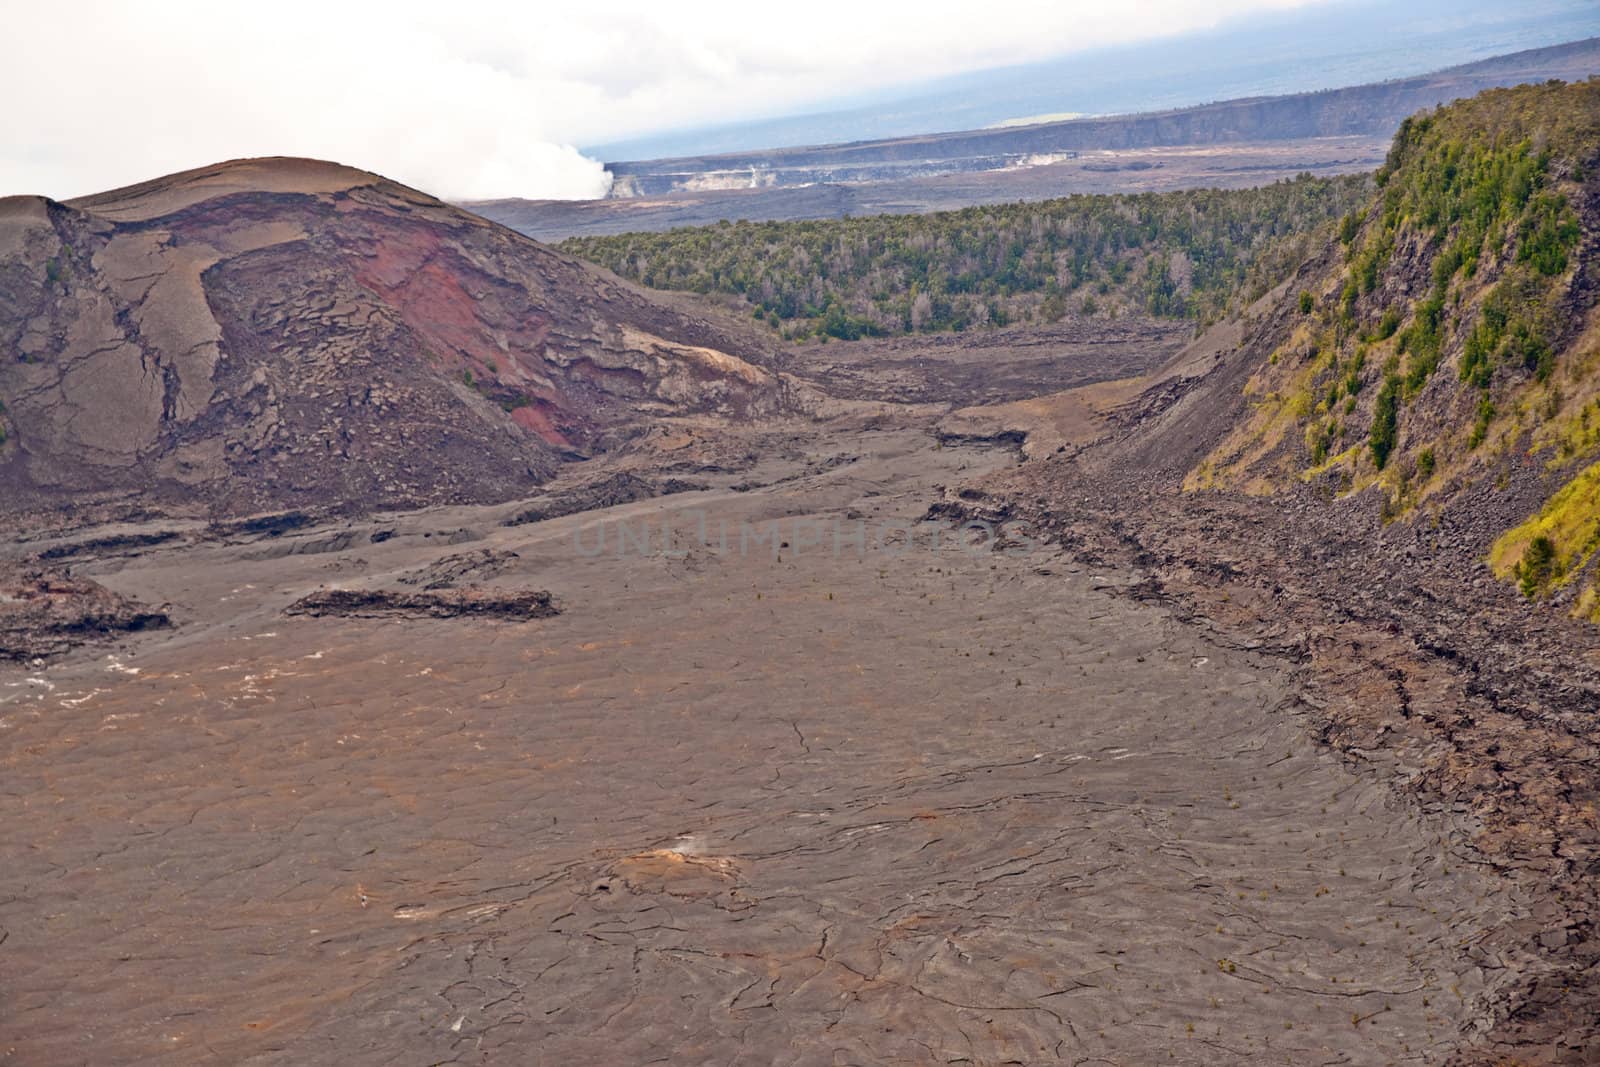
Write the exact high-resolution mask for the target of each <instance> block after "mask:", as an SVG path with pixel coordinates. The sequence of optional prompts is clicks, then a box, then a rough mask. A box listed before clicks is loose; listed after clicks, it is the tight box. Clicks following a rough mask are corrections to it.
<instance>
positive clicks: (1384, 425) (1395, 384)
mask: <svg viewBox="0 0 1600 1067" xmlns="http://www.w3.org/2000/svg"><path fill="white" fill-rule="evenodd" d="M1399 394H1400V378H1399V376H1398V375H1396V374H1393V373H1390V374H1388V375H1386V376H1385V377H1384V379H1383V387H1382V388H1380V389H1379V390H1378V400H1377V403H1376V404H1375V405H1374V406H1373V410H1372V429H1371V430H1370V431H1369V432H1368V434H1367V447H1368V448H1370V449H1371V450H1372V461H1373V462H1374V463H1376V464H1377V465H1378V469H1379V470H1382V469H1383V468H1384V465H1385V464H1387V463H1388V462H1389V454H1390V453H1391V452H1393V451H1394V445H1395V441H1396V439H1397V438H1398V436H1399V416H1400V412H1399Z"/></svg>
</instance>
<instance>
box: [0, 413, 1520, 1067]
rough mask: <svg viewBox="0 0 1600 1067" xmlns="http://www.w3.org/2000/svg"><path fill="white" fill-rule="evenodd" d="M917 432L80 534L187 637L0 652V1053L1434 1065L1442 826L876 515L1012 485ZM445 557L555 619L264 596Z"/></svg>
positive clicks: (413, 568)
mask: <svg viewBox="0 0 1600 1067" xmlns="http://www.w3.org/2000/svg"><path fill="white" fill-rule="evenodd" d="M919 418H920V420H921V421H919ZM933 418H934V417H933V416H932V415H927V416H926V417H921V416H919V417H918V418H913V417H911V416H910V415H903V416H902V417H900V418H899V420H898V421H897V422H895V421H889V422H885V421H884V420H882V419H876V420H875V419H871V418H854V419H840V420H838V421H836V422H835V423H834V424H831V425H828V426H824V427H821V428H820V431H819V428H818V427H817V426H815V425H812V424H804V425H802V424H798V423H797V424H795V425H793V426H777V427H767V428H765V429H763V430H762V431H761V433H760V434H756V433H755V432H754V431H751V436H750V439H749V440H746V441H743V442H742V443H741V445H740V447H742V448H745V449H746V451H747V452H748V453H750V454H753V455H756V456H758V457H759V459H757V460H756V461H755V462H754V463H753V464H747V465H745V466H743V467H742V468H740V469H738V470H733V469H731V468H730V469H729V470H728V471H727V472H725V473H720V474H719V473H712V474H709V475H706V476H705V479H704V484H705V488H703V489H695V490H690V491H686V492H678V493H674V494H673V495H670V496H665V497H656V498H649V499H642V500H634V501H631V502H627V503H622V504H618V505H616V506H614V507H611V508H607V509H603V510H598V511H589V512H585V513H581V514H573V515H567V516H565V517H561V518H553V519H548V520H545V521H541V522H531V523H523V524H518V525H505V523H506V522H507V521H508V520H510V519H512V518H514V517H515V516H516V515H517V514H518V512H519V511H521V510H523V509H525V507H526V502H519V503H517V504H512V505H506V506H503V507H499V508H454V509H434V510H430V511H424V512H416V513H410V514H406V515H396V516H386V517H383V518H382V519H380V520H374V521H371V522H351V523H341V524H340V525H339V526H337V527H336V528H334V529H330V528H328V527H326V526H311V527H308V528H304V529H294V530H289V531H288V532H285V533H281V534H279V535H278V536H276V537H260V538H251V537H237V538H226V539H215V540H209V541H208V540H204V539H199V538H194V537H190V536H188V535H185V537H184V538H180V539H177V540H173V541H169V542H164V543H154V544H151V545H149V546H148V547H144V548H141V549H139V550H138V551H136V552H133V553H131V554H122V555H117V554H111V553H107V554H105V555H102V556H99V557H96V558H90V559H87V560H83V559H82V558H81V557H80V561H79V562H78V563H77V564H76V565H75V569H74V573H75V574H81V575H83V576H86V577H89V578H92V579H93V580H95V581H97V582H99V583H101V584H103V585H104V586H105V587H106V588H108V589H110V590H112V591H113V592H115V593H116V594H118V595H121V596H126V597H129V598H132V599H134V600H137V601H140V602H144V603H151V604H162V605H166V608H165V610H167V611H168V612H169V613H170V614H171V616H172V618H173V619H174V621H175V623H176V625H175V627H174V628H173V629H172V630H170V631H161V632H154V633H149V634H140V635H134V636H133V637H130V638H129V639H127V640H126V641H124V642H123V644H122V645H121V646H120V647H118V648H117V649H115V650H110V649H107V648H105V647H102V648H99V649H96V650H93V651H90V650H80V652H78V653H76V654H74V655H73V656H71V657H68V658H67V659H64V660H60V661H57V662H55V663H52V664H50V665H48V666H26V667H22V668H19V669H10V670H7V671H6V673H4V674H3V675H0V775H3V779H4V781H5V783H6V785H5V790H4V800H3V803H0V817H3V818H4V820H5V824H6V827H7V830H6V834H5V836H4V839H3V842H0V863H3V870H4V872H5V874H4V876H3V878H4V881H3V888H4V891H3V892H0V957H3V959H4V974H5V978H4V980H3V985H0V997H3V1004H4V1007H3V1010H0V1054H4V1057H5V1058H6V1059H7V1060H8V1061H9V1062H16V1063H28V1064H58V1063H84V1062H93V1063H113V1062H136V1061H155V1060H160V1061H161V1062H167V1063H180V1064H181V1063H208V1062H231V1063H258V1064H296V1065H301V1064H319V1063H340V1064H346V1065H348V1064H433V1063H441V1062H459V1063H468V1062H516V1063H530V1062H533V1063H549V1064H569V1063H602V1062H604V1063H639V1062H646V1061H655V1060H670V1061H674V1062H696V1063H700V1062H703V1063H723V1064H740V1063H742V1064H772V1063H785V1064H838V1063H906V1064H925V1063H974V1064H999V1063H1055V1062H1062V1063H1087V1062H1095V1063H1126V1064H1145V1063H1157V1062H1178V1063H1240V1062H1252V1063H1290V1064H1305V1063H1334V1062H1337V1063H1349V1064H1367V1063H1371V1064H1379V1063H1394V1062H1429V1061H1433V1060H1438V1059H1442V1058H1444V1057H1445V1056H1446V1055H1447V1053H1448V1051H1449V1050H1450V1049H1451V1048H1452V1047H1453V1046H1455V1045H1456V1044H1457V1043H1458V1042H1459V1041H1460V1039H1461V1036H1462V1030H1463V1028H1465V1027H1469V1026H1470V1025H1471V1006H1472V1005H1473V1003H1475V1001H1476V999H1477V998H1479V997H1481V996H1483V995H1485V994H1486V993H1487V992H1489V991H1488V990H1486V989H1485V987H1484V983H1485V980H1486V979H1485V975H1486V974H1489V973H1492V972H1489V971H1486V970H1483V969H1480V968H1479V967H1478V966H1477V964H1476V963H1475V962H1474V960H1473V957H1472V950H1473V945H1474V944H1475V943H1476V942H1477V941H1478V940H1479V939H1480V938H1481V937H1482V936H1483V935H1484V934H1485V932H1486V931H1488V930H1489V929H1491V928H1492V927H1493V926H1494V925H1495V924H1496V923H1498V922H1500V921H1502V920H1503V919H1504V917H1506V916H1508V915H1513V914H1516V913H1518V911H1519V909H1520V908H1521V905H1520V904H1519V902H1518V901H1517V900H1515V899H1513V898H1512V896H1511V895H1510V891H1509V890H1508V889H1507V888H1506V887H1505V886H1504V885H1503V884H1502V883H1500V882H1497V881H1495V880H1493V879H1492V878H1491V877H1490V876H1488V875H1486V874H1484V873H1482V872H1481V871H1480V870H1479V869H1478V868H1476V867H1474V866H1473V865H1472V864H1471V863H1470V862H1467V861H1465V860H1464V859H1463V858H1461V857H1459V856H1458V855H1457V854H1456V852H1455V848H1456V846H1455V845H1453V844H1452V842H1455V841H1457V840H1459V839H1460V838H1461V835H1462V833H1463V832H1464V830H1465V829H1466V828H1464V827H1461V826H1458V825H1453V824H1452V823H1451V822H1450V821H1448V818H1447V817H1446V816H1441V815H1436V814H1423V813H1421V812H1419V811H1418V810H1416V809H1415V808H1413V807H1411V806H1409V805H1408V804H1407V802H1405V801H1404V800H1402V799H1401V795H1400V794H1399V793H1398V792H1397V791H1396V790H1394V789H1393V788H1392V787H1391V785H1390V784H1389V783H1388V782H1387V781H1385V780H1384V779H1383V778H1382V777H1380V776H1379V774H1378V773H1377V772H1375V771H1374V770H1372V769H1370V768H1369V769H1364V770H1358V769H1352V768H1351V767H1348V766H1346V765H1345V764H1343V763H1341V762H1340V761H1339V760H1338V758H1337V757H1335V756H1334V755H1332V754H1331V753H1330V752H1329V751H1328V750H1326V749H1324V748H1321V747H1319V746H1318V745H1317V744H1315V743H1314V742H1313V741H1312V740H1310V739H1309V737H1308V736H1307V733H1306V731H1305V729H1304V723H1303V718H1302V712H1301V710H1300V707H1299V704H1298V702H1297V697H1296V694H1295V692H1294V691H1293V689H1292V687H1291V686H1290V684H1289V674H1288V673H1287V671H1286V669H1285V668H1284V666H1283V665H1282V664H1280V663H1278V662H1277V661H1274V660H1272V659H1270V658H1268V657H1265V656H1263V655H1260V654H1258V653H1255V652H1250V651H1245V650H1241V649H1237V648H1230V647H1225V646H1223V645H1221V644H1218V643H1216V642H1215V640H1214V639H1212V638H1208V637H1207V636H1205V635H1204V634H1202V633H1201V632H1200V631H1198V630H1195V629H1192V628H1188V627H1186V626H1184V625H1183V624H1181V623H1179V622H1178V621H1176V620H1175V619H1174V618H1173V617H1172V616H1171V615H1169V614H1168V613H1166V612H1165V611H1164V610H1163V609H1162V608H1160V607H1157V606H1152V605H1147V604H1142V603H1139V602H1137V601H1135V600H1133V599H1131V598H1128V597H1124V596H1117V595H1115V593H1116V591H1117V587H1118V585H1119V583H1120V582H1121V581H1122V579H1119V578H1118V576H1116V575H1115V574H1096V573H1092V572H1088V571H1085V570H1082V569H1080V568H1079V567H1077V566H1076V565H1074V564H1072V563H1070V562H1069V561H1068V560H1067V559H1066V558H1065V557H1063V556H1061V555H1059V554H1057V553H1056V552H1055V551H1054V550H1051V549H1048V548H1046V547H1045V546H1043V545H1030V544H1028V543H1027V542H1026V541H1024V540H1022V536H1023V535H1024V534H1025V531H1016V530H1013V531H1010V534H1011V535H1012V536H1013V538H1014V539H1015V541H1016V542H1017V543H1014V544H1012V546H1011V548H1010V550H1009V551H994V550H992V547H985V548H982V549H981V550H978V549H977V547H975V546H974V545H973V544H970V543H969V541H975V540H977V539H979V537H980V535H979V533H978V532H976V531H969V532H968V534H967V535H966V539H963V537H962V536H958V535H957V534H955V533H952V532H951V531H950V530H949V529H948V528H945V532H944V533H943V534H942V535H941V536H942V545H941V547H939V548H935V547H934V546H933V545H932V543H931V538H932V528H931V527H916V528H914V529H913V530H912V531H911V536H910V544H909V545H907V544H906V543H904V541H905V531H904V530H903V529H902V530H901V531H900V532H899V533H896V534H886V533H885V526H884V524H885V523H898V524H903V525H906V526H915V524H917V523H919V522H920V520H921V519H922V517H923V515H924V514H925V513H926V510H927V507H928V505H929V502H930V501H931V500H933V499H936V498H937V496H938V492H939V487H940V486H944V485H956V484H961V483H964V482H972V481H981V480H983V479H984V478H986V477H988V476H990V475H993V474H995V473H997V472H999V471H1000V470H1002V469H1003V468H1005V467H1007V466H1009V465H1010V464H1012V463H1013V462H1014V461H1015V457H1014V454H1013V453H1012V451H1010V450H1008V449H1004V448H998V447H986V446H984V445H982V444H978V443H963V444H956V445H949V444H946V445H945V446H943V447H941V446H940V445H939V443H938V438H937V435H936V434H935V433H934V421H933ZM702 518H703V519H704V520H705V521H706V524H707V530H708V532H709V536H708V537H706V538H701V537H700V536H699V523H700V521H701V519H702ZM807 520H816V521H817V525H815V526H807V525H806V522H807ZM858 522H859V523H860V524H861V527H859V528H858V527H857V526H856V524H857V523H858ZM668 528H671V529H674V530H677V531H679V534H680V536H679V538H678V539H677V541H676V542H675V543H674V544H671V545H668V544H664V543H663V540H662V537H661V531H662V530H664V529H668ZM723 528H726V529H727V530H728V531H729V544H728V547H727V548H726V549H724V548H723V546H722V544H721V541H720V538H719V537H718V536H717V533H718V531H719V530H721V529H723ZM624 529H626V530H627V531H628V532H629V534H630V537H629V538H628V539H627V540H623V539H622V538H620V537H619V536H618V535H619V532H620V531H622V530H624ZM645 529H649V530H650V531H651V534H652V535H651V537H650V544H649V547H648V549H643V548H641V547H640V541H641V540H642V537H643V535H642V534H641V531H642V530H645ZM857 529H861V530H863V531H864V535H865V536H864V540H865V544H864V546H862V549H864V550H860V549H858V546H857V545H856V544H855V542H854V541H853V540H852V539H851V535H852V534H853V533H854V531H856V530H857ZM686 531H687V532H688V533H685V532H686ZM741 532H745V533H746V534H747V537H748V538H750V540H749V541H747V542H745V543H741V541H740V536H741ZM836 533H839V534H841V535H842V536H843V537H844V538H845V540H844V543H843V544H841V545H839V546H836V545H835V544H834V543H833V542H834V537H835V534H836ZM602 537H604V540H603V541H602ZM758 537H759V538H762V540H754V538H758ZM885 538H887V539H888V540H890V541H891V542H892V543H891V544H889V545H887V546H885V545H884V544H882V543H881V542H882V541H883V540H884V539H885ZM706 542H709V543H706ZM619 544H620V545H621V546H622V548H621V550H620V551H619V548H618V546H619ZM601 546H603V549H602V547H601ZM41 547H48V546H41V545H37V544H36V545H33V546H31V549H30V550H32V551H38V550H39V549H40V548H41ZM836 549H837V550H836ZM474 568H477V569H476V570H474ZM439 574H446V575H448V576H449V580H450V581H452V582H457V583H460V584H461V585H462V587H463V588H470V589H472V590H473V594H472V595H474V596H477V595H511V594H513V593H517V592H526V591H529V590H538V591H546V590H547V591H549V592H550V594H551V595H552V598H553V603H554V605H555V606H556V607H557V608H558V609H559V614H556V615H554V616H552V617H548V618H539V619H535V620H532V621H508V620H506V619H502V618H494V617H485V616H482V615H471V616H463V617H457V618H431V617H430V618H343V617H323V618H313V617H305V616H298V615H297V616H290V615H285V614H284V611H285V609H286V608H288V607H289V606H291V605H292V604H294V603H295V602H296V601H298V600H300V599H301V598H303V597H305V596H308V595H310V594H313V593H316V592H317V591H318V590H320V589H328V588H335V587H337V588H343V589H351V590H358V591H359V590H379V589H383V590H409V591H412V592H414V591H415V589H416V588H418V582H419V581H420V580H421V579H423V578H427V577H428V576H434V575H439Z"/></svg>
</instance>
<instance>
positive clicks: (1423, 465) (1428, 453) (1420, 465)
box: [1417, 448, 1434, 481]
mask: <svg viewBox="0 0 1600 1067" xmlns="http://www.w3.org/2000/svg"><path fill="white" fill-rule="evenodd" d="M1433 467H1434V458H1433V449H1431V448H1424V449H1423V450H1422V454H1421V455H1419V456H1417V475H1418V476H1419V477H1421V479H1422V480H1423V481H1427V480H1428V479H1429V478H1432V477H1433Z"/></svg>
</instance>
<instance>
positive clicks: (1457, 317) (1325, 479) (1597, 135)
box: [1187, 79, 1600, 613]
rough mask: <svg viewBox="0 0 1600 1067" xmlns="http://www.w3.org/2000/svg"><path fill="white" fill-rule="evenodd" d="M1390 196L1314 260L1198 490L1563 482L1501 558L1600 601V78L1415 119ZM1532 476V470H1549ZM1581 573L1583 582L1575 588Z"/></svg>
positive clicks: (1526, 578) (1446, 498) (1430, 495)
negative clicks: (1596, 568) (1245, 407)
mask: <svg viewBox="0 0 1600 1067" xmlns="http://www.w3.org/2000/svg"><path fill="white" fill-rule="evenodd" d="M1376 182H1377V185H1378V188H1377V190H1376V192H1375V193H1374V194H1373V196H1372V197H1371V200H1370V202H1369V203H1368V204H1367V205H1366V206H1365V207H1364V208H1363V209H1362V210H1359V211H1355V212H1352V213H1350V214H1348V215H1346V216H1345V217H1344V218H1343V219H1342V220H1341V222H1340V224H1339V227H1338V233H1337V236H1336V239H1335V241H1334V243H1333V244H1332V245H1331V246H1330V248H1329V249H1327V250H1325V251H1324V252H1323V253H1322V254H1321V255H1320V256H1318V257H1315V258H1313V259H1312V260H1310V261H1308V263H1306V264H1305V265H1303V266H1302V267H1301V269H1300V270H1299V272H1298V274H1297V276H1296V277H1295V278H1294V281H1293V283H1292V285H1291V286H1290V288H1289V291H1288V294H1287V295H1286V297H1285V300H1286V301H1288V302H1289V306H1288V308H1287V309H1284V310H1280V312H1279V313H1278V314H1277V315H1275V316H1271V318H1272V320H1273V326H1272V329H1271V330H1270V331H1266V332H1264V333H1262V334H1259V335H1258V336H1257V337H1256V338H1255V339H1254V341H1253V342H1252V343H1254V344H1255V345H1257V346H1258V347H1259V348H1260V350H1261V352H1262V354H1264V355H1265V358H1264V359H1263V360H1262V362H1261V365H1260V367H1259V368H1258V369H1257V370H1256V372H1255V373H1254V374H1253V375H1252V376H1251V377H1250V379H1249V381H1248V382H1247V384H1246V385H1245V387H1244V389H1245V395H1246V397H1247V399H1248V400H1249V414H1248V416H1247V417H1246V418H1245V419H1243V420H1242V421H1241V422H1240V423H1239V424H1238V425H1237V426H1236V427H1235V428H1234V429H1233V431H1232V432H1231V433H1230V434H1229V435H1228V436H1227V437H1226V439H1225V440H1224V441H1223V442H1222V443H1221V445H1220V446H1219V447H1217V448H1216V449H1215V450H1214V451H1212V453H1211V454H1210V455H1209V456H1208V457H1207V458H1206V460H1205V461H1204V462H1203V463H1201V464H1200V465H1199V467H1197V468H1196V469H1195V470H1194V471H1193V472H1192V473H1191V474H1190V476H1189V479H1188V483H1187V484H1188V485H1189V487H1190V488H1205V487H1213V486H1221V487H1233V488H1241V489H1245V490H1248V491H1254V492H1271V491H1274V490H1275V489H1276V488H1278V487H1280V486H1282V485H1284V484H1286V483H1287V482H1289V481H1291V480H1293V479H1296V478H1298V479H1303V480H1308V481H1312V482H1315V483H1317V484H1320V485H1324V486H1326V487H1327V488H1328V489H1329V490H1331V491H1333V492H1336V493H1350V492H1357V491H1361V490H1363V489H1367V488H1369V487H1371V486H1373V485H1378V486H1381V489H1382V492H1383V494H1384V500H1385V505H1384V507H1385V512H1386V515H1387V516H1388V517H1391V518H1393V517H1400V516H1408V517H1411V518H1425V516H1426V515H1427V514H1428V513H1430V512H1432V511H1436V510H1437V509H1438V508H1441V507H1445V506H1448V505H1449V504H1450V503H1451V502H1452V501H1454V500H1457V499H1458V498H1460V497H1461V496H1462V495H1463V494H1464V493H1465V492H1466V491H1467V490H1468V489H1469V488H1471V487H1473V486H1480V485H1481V483H1483V481H1484V480H1485V479H1487V480H1489V482H1490V483H1491V484H1492V485H1498V486H1506V485H1510V484H1511V483H1512V482H1513V481H1520V482H1522V483H1528V484H1533V483H1534V482H1536V483H1537V484H1538V485H1539V486H1541V487H1545V488H1548V489H1549V491H1548V492H1543V491H1540V492H1539V493H1538V494H1537V495H1538V498H1539V499H1542V500H1543V504H1542V506H1541V509H1540V510H1539V511H1538V512H1537V513H1536V514H1535V515H1533V516H1530V517H1528V519H1527V521H1526V522H1523V523H1521V524H1519V525H1514V526H1513V527H1512V528H1510V529H1508V530H1507V531H1505V532H1504V534H1503V535H1502V536H1500V537H1499V539H1498V540H1497V541H1496V542H1495V545H1494V548H1493V550H1492V553H1491V562H1492V563H1493V565H1494V567H1495V570H1496V572H1497V573H1499V574H1500V575H1501V576H1502V577H1505V578H1507V579H1510V580H1515V581H1517V582H1519V584H1521V586H1522V588H1523V590H1524V591H1525V592H1526V593H1528V594H1529V595H1530V596H1542V595H1547V594H1549V593H1552V592H1557V591H1565V592H1564V595H1567V596H1570V597H1571V598H1572V599H1573V600H1574V606H1575V608H1576V609H1577V610H1579V611H1580V612H1584V613H1589V612H1592V611H1593V610H1594V606H1595V602H1596V598H1595V593H1594V592H1593V590H1592V588H1591V586H1592V580H1591V579H1590V578H1589V577H1583V578H1582V580H1581V581H1579V578H1580V576H1584V575H1587V574H1588V573H1589V572H1590V571H1591V570H1592V566H1591V562H1592V559H1593V556H1594V554H1595V550H1596V548H1597V547H1600V491H1597V490H1596V486H1597V485H1600V466H1591V464H1594V463H1595V461H1596V460H1600V332H1597V325H1596V316H1595V314H1594V305H1595V302H1596V297H1597V294H1600V279H1597V277H1596V269H1595V251H1596V245H1597V242H1600V81H1597V80H1594V79H1591V80H1589V81H1586V82H1580V83H1575V84H1564V83H1561V82H1550V83H1546V84H1543V85H1526V86H1519V87H1516V88H1511V89H1498V90H1491V91H1489V92H1486V93H1483V94H1481V95H1480V96H1477V97H1474V98H1472V99H1471V100H1465V101H1458V102H1457V103H1455V104H1453V105H1451V106H1449V107H1446V108H1441V109H1439V110H1437V111H1435V112H1432V113H1427V114H1423V115H1418V116H1415V117H1413V118H1411V119H1408V120H1407V121H1406V122H1405V123H1404V124H1403V125H1402V126H1401V128H1400V130H1399V132H1398V134H1397V135H1396V137H1395V140H1394V145H1393V148H1392V149H1391V151H1390V153H1389V156H1388V159H1387V161H1386V162H1385V164H1384V166H1383V167H1382V168H1381V169H1380V170H1379V172H1378V174H1377V175H1376ZM1530 479H1531V481H1530ZM1569 587H1570V590H1569Z"/></svg>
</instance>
